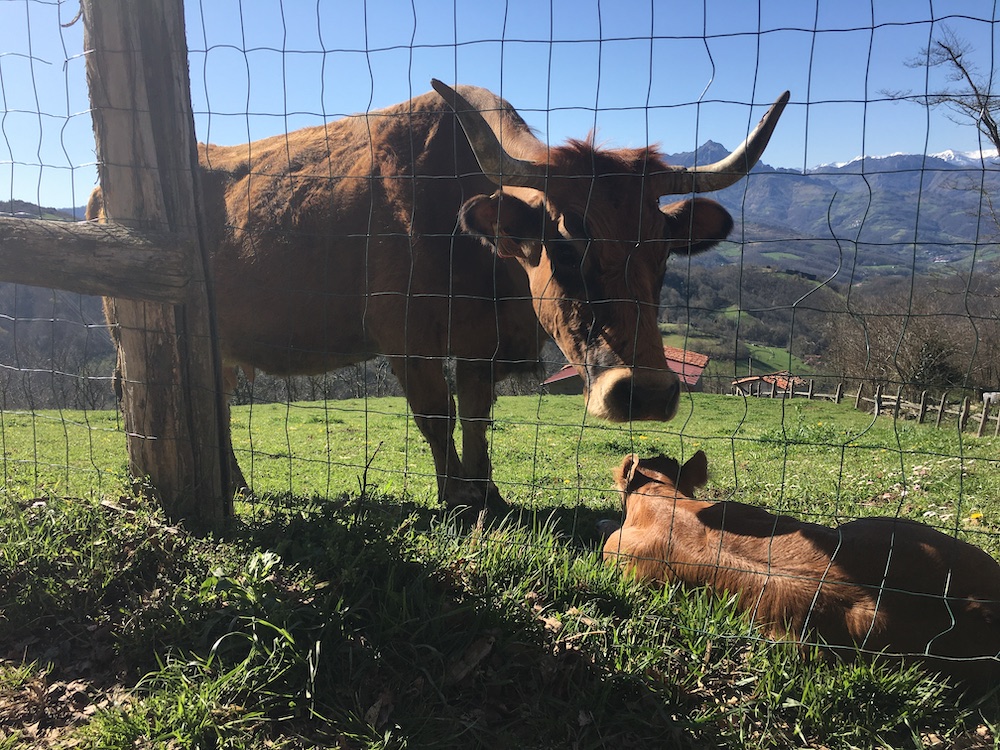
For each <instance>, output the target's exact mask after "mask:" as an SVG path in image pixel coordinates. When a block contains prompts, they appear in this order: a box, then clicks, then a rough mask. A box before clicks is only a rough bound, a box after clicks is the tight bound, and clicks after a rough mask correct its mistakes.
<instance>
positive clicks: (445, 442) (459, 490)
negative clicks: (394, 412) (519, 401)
mask: <svg viewBox="0 0 1000 750" xmlns="http://www.w3.org/2000/svg"><path fill="white" fill-rule="evenodd" d="M389 362H390V364H391V365H392V371H393V372H394V373H395V374H396V377H397V378H399V382H400V385H402V387H403V393H404V394H406V400H407V402H408V403H409V404H410V409H411V410H412V411H413V419H414V421H415V422H416V423H417V427H418V428H419V429H420V433H421V434H422V435H423V436H424V439H425V440H426V441H427V443H428V445H430V448H431V455H432V456H433V457H434V472H435V474H436V475H437V486H438V499H439V500H440V501H441V502H443V503H444V504H445V505H447V506H448V507H452V508H453V507H456V506H460V505H463V506H470V505H471V506H480V505H482V497H481V496H478V495H477V493H476V491H475V489H474V488H473V487H472V485H471V484H470V483H469V482H466V481H464V478H463V474H462V462H461V461H460V460H459V458H458V451H457V449H456V448H455V437H454V434H455V400H454V399H453V398H452V397H451V394H450V393H449V392H448V383H447V381H446V380H445V378H444V372H443V371H442V369H441V362H440V360H436V359H420V358H416V357H414V358H409V359H405V358H403V357H393V358H390V360H389Z"/></svg>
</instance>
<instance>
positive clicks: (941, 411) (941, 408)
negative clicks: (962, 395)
mask: <svg viewBox="0 0 1000 750" xmlns="http://www.w3.org/2000/svg"><path fill="white" fill-rule="evenodd" d="M947 398H948V391H945V392H944V393H942V394H941V403H940V404H938V415H937V421H936V422H935V423H934V426H935V427H940V426H941V420H942V419H944V408H945V404H946V400H947Z"/></svg>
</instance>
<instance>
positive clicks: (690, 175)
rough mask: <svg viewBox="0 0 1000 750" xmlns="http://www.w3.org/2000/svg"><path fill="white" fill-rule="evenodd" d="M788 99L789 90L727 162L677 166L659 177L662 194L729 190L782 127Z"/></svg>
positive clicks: (779, 98)
mask: <svg viewBox="0 0 1000 750" xmlns="http://www.w3.org/2000/svg"><path fill="white" fill-rule="evenodd" d="M788 97H789V93H788V92H787V91H786V92H785V93H784V94H782V95H781V96H779V97H778V100H777V101H776V102H775V103H774V104H772V105H771V108H770V109H769V110H767V112H766V113H765V115H764V116H763V117H762V118H761V119H760V122H759V123H757V127H756V128H754V130H753V132H752V133H751V134H750V135H749V136H747V139H746V140H745V141H743V143H741V144H740V145H739V146H738V147H737V149H736V150H735V151H733V153H731V154H730V155H729V156H727V157H726V158H725V159H722V160H721V161H717V162H715V163H714V164H706V165H704V166H701V167H691V168H688V167H677V168H676V169H673V170H671V171H670V172H666V173H664V174H661V175H658V176H657V179H658V181H659V184H658V188H659V191H658V192H659V193H660V195H680V194H683V193H708V192H711V191H713V190H722V189H723V188H727V187H729V186H730V185H734V184H736V183H737V182H739V181H740V180H742V179H743V178H744V177H746V176H747V174H749V173H750V170H751V169H753V167H754V165H756V164H757V162H758V161H760V157H761V156H763V154H764V149H765V148H767V142H768V141H769V140H770V139H771V133H773V132H774V126H775V125H777V124H778V118H779V117H781V112H782V111H783V110H784V109H785V105H786V104H788Z"/></svg>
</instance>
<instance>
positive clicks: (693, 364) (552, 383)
mask: <svg viewBox="0 0 1000 750" xmlns="http://www.w3.org/2000/svg"><path fill="white" fill-rule="evenodd" d="M663 356H664V357H666V360H667V366H669V367H670V369H671V370H673V371H674V373H675V374H676V375H677V377H679V378H680V379H681V383H683V384H684V387H685V388H686V389H687V390H689V391H697V390H700V386H699V381H700V380H701V374H702V373H703V372H704V371H705V367H707V366H708V360H709V358H708V355H707V354H699V353H698V352H692V351H689V350H687V349H679V348H677V347H676V346H665V347H663ZM542 385H543V386H545V389H546V391H548V392H549V393H556V394H580V393H583V382H582V381H581V380H580V376H579V375H577V373H576V370H574V369H573V366H572V365H565V366H564V367H563V368H562V369H560V370H558V371H557V372H555V373H553V374H552V375H551V376H549V377H548V378H546V379H545V380H544V381H543V382H542Z"/></svg>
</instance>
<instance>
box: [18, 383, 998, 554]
mask: <svg viewBox="0 0 1000 750" xmlns="http://www.w3.org/2000/svg"><path fill="white" fill-rule="evenodd" d="M233 440H234V444H235V446H236V451H237V456H238V458H239V460H240V463H241V466H242V467H243V470H244V473H245V474H246V476H247V478H248V480H249V481H250V482H251V484H252V485H253V489H254V491H255V493H256V494H257V495H258V496H261V497H267V496H269V495H289V494H290V495H296V496H305V497H338V496H340V495H342V494H344V493H347V494H357V493H358V492H359V489H360V486H361V485H360V482H361V480H362V477H364V476H366V475H367V481H368V490H369V492H376V493H378V494H379V495H381V496H384V497H386V498H395V499H397V500H403V499H405V500H407V501H413V502H417V503H419V504H423V505H433V504H434V502H435V491H434V486H435V482H434V478H433V469H432V464H431V458H430V451H429V449H428V448H427V445H426V443H425V442H424V440H423V438H422V437H421V436H420V434H419V432H418V431H417V429H416V427H415V425H414V423H413V421H412V420H411V419H410V418H409V417H408V415H407V408H406V403H405V401H404V400H403V399H401V398H380V399H370V400H368V401H367V402H366V401H364V400H348V401H329V402H310V403H293V404H287V405H286V404H270V405H256V406H253V407H239V408H236V409H234V414H233ZM490 442H491V448H492V453H493V464H494V471H495V480H496V482H497V484H498V486H499V487H500V489H501V491H502V492H503V493H504V494H505V496H506V497H507V498H508V499H509V500H510V501H511V502H512V503H515V504H517V505H521V506H526V507H532V508H545V507H557V506H569V507H576V506H579V507H587V508H601V507H607V508H613V507H614V504H615V502H616V500H615V497H614V494H613V492H612V489H611V470H612V469H613V468H614V467H615V466H616V465H617V464H618V463H619V461H620V460H621V458H622V456H623V455H624V454H626V453H629V452H636V453H639V454H641V455H651V454H654V453H665V454H668V455H673V456H675V457H678V458H682V457H686V456H689V455H690V454H691V453H692V452H694V451H695V450H698V449H703V450H705V451H706V453H707V454H708V456H709V461H710V466H711V471H712V477H711V482H710V484H709V487H708V493H709V494H710V495H712V496H714V497H725V498H735V499H739V500H743V501H746V502H752V503H758V504H763V505H768V506H773V507H776V508H780V509H782V510H789V511H794V512H796V513H805V514H809V515H816V516H818V517H821V518H827V517H829V518H844V517H851V516H856V515H873V514H890V515H895V514H897V513H899V514H903V515H906V516H909V517H913V518H921V519H932V520H934V519H937V520H939V521H940V522H941V523H944V524H947V525H950V526H955V527H957V528H968V529H969V530H972V531H979V530H987V529H996V528H1000V471H998V468H1000V461H998V456H1000V450H998V448H1000V441H998V440H997V439H995V438H992V437H984V438H975V437H973V436H972V435H971V433H965V434H963V435H961V436H959V435H958V433H957V430H956V429H955V428H954V427H952V428H949V429H946V428H942V429H936V428H934V427H933V426H930V425H917V424H914V423H913V422H908V421H893V420H892V419H891V417H885V416H883V417H879V418H877V419H873V417H872V416H871V415H870V414H865V413H862V412H859V411H856V410H855V409H854V408H853V407H852V405H850V404H848V403H842V404H840V405H836V404H832V403H829V402H821V401H807V400H804V399H802V400H799V399H795V400H792V401H782V400H771V399H755V398H751V399H743V398H741V397H736V396H724V395H709V394H699V393H695V394H686V395H685V396H684V398H683V402H682V404H681V408H680V412H679V414H678V415H677V417H676V418H675V419H674V420H673V421H672V422H669V423H653V422H641V423H635V424H632V425H612V424H607V423H603V422H599V421H597V420H595V419H593V418H592V417H590V416H588V415H587V414H586V412H585V410H584V406H583V400H582V398H581V397H579V396H521V397H503V398H500V399H499V400H498V402H497V404H496V407H495V422H494V424H493V428H492V430H491V434H490ZM0 446H2V449H3V472H2V480H3V485H4V487H5V488H6V490H7V491H8V492H11V493H14V494H17V495H18V496H22V497H24V496H34V495H69V496H85V495H94V494H98V495H99V494H114V493H116V492H119V491H121V490H122V488H123V487H124V486H125V474H126V472H125V467H126V456H125V441H124V437H123V435H122V433H121V431H120V429H119V425H118V420H117V418H116V415H115V414H114V413H111V412H62V413H55V412H42V413H36V414H29V413H13V412H6V413H4V414H3V418H2V420H0ZM990 544H991V546H992V544H993V541H992V539H990Z"/></svg>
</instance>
